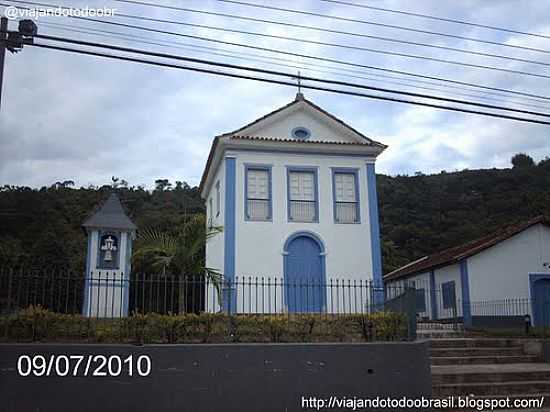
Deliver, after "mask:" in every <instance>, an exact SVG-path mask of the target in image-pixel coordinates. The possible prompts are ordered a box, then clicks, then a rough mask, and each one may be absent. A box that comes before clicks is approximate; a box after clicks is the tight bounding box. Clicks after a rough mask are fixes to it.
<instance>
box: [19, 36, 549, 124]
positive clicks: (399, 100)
mask: <svg viewBox="0 0 550 412" xmlns="http://www.w3.org/2000/svg"><path fill="white" fill-rule="evenodd" d="M29 46H32V47H39V48H44V49H51V50H58V51H66V52H72V53H79V54H84V55H89V56H97V57H106V58H112V59H117V60H124V61H130V62H135V63H142V64H150V65H154V66H161V67H168V68H174V69H182V70H190V71H196V72H200V73H207V74H213V75H219V76H226V77H233V78H239V79H246V80H256V81H261V82H266V83H272V84H279V85H285V86H292V87H296V84H295V83H293V82H290V81H284V80H276V79H268V78H262V77H255V76H249V75H243V74H236V73H229V72H223V71H217V70H211V69H204V68H198V67H191V66H181V65H176V64H172V63H165V62H159V61H152V60H146V59H139V58H135V57H128V56H119V55H113V54H107V53H100V52H95V51H90V50H81V49H74V48H69V47H62V46H54V45H49V44H41V43H32V44H29ZM302 88H304V89H311V90H318V91H325V92H332V93H338V94H344V95H349V96H357V97H365V98H371V99H377V100H386V101H391V102H396V103H407V104H413V105H418V106H425V107H431V108H435V109H443V110H450V111H455V112H461V113H469V114H478V115H484V116H490V117H496V118H501V119H508V120H516V121H521V122H526V123H536V124H544V125H550V122H548V121H544V120H537V119H530V118H524V117H516V116H509V115H505V114H501V113H492V112H482V111H477V110H470V109H464V108H460V107H453V106H443V105H437V104H432V103H426V102H418V101H412V100H405V99H398V98H394V97H388V96H379V95H372V94H366V93H360V92H354V91H349V90H340V89H332V88H327V87H320V86H313V85H302Z"/></svg>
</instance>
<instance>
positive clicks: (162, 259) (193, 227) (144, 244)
mask: <svg viewBox="0 0 550 412" xmlns="http://www.w3.org/2000/svg"><path fill="white" fill-rule="evenodd" d="M222 231H223V228H222V227H221V226H214V227H208V228H207V226H206V217H205V215H204V214H192V215H184V216H183V217H182V218H181V221H180V222H179V224H176V225H175V227H174V228H173V229H171V230H162V229H160V228H147V229H145V230H141V231H139V233H138V236H137V241H136V249H135V252H134V255H133V260H134V261H135V262H136V263H137V265H138V266H141V267H143V266H149V267H151V268H152V269H154V270H158V271H160V272H161V273H162V274H163V275H166V274H167V273H171V274H175V275H177V276H178V277H180V279H182V278H186V277H190V276H196V275H201V276H204V278H205V279H206V280H207V282H208V283H209V284H211V285H213V286H214V287H215V289H216V291H217V293H218V296H219V295H220V290H221V285H222V274H221V273H220V272H219V271H218V270H217V269H215V268H209V267H206V265H205V259H204V256H205V247H206V242H208V240H209V239H211V238H212V237H214V236H216V235H217V234H219V233H221V232H222ZM184 296H185V284H184V282H179V302H178V306H179V311H180V312H182V311H184V310H185V299H184Z"/></svg>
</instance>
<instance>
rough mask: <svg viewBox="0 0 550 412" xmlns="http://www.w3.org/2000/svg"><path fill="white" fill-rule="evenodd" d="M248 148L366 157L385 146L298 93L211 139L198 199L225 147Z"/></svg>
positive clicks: (205, 189)
mask: <svg viewBox="0 0 550 412" xmlns="http://www.w3.org/2000/svg"><path fill="white" fill-rule="evenodd" d="M296 129H306V131H307V133H308V136H307V137H306V138H300V137H298V136H297V135H295V133H294V131H295V130H296ZM249 145H250V146H253V147H255V148H256V149H257V148H258V147H263V148H265V149H266V150H281V148H285V146H286V148H287V149H288V148H291V149H292V150H298V151H300V152H303V153H313V152H315V151H325V152H327V153H328V152H330V153H331V154H340V155H342V156H346V155H349V154H354V155H356V154H362V155H365V156H370V157H376V156H378V155H379V154H380V153H382V152H383V151H384V149H386V147H387V146H386V145H384V144H382V143H380V142H377V141H375V140H373V139H371V138H369V137H367V136H365V135H364V134H362V133H360V132H359V131H357V130H356V129H354V128H353V127H351V126H350V125H348V124H347V123H345V122H344V121H342V120H340V119H339V118H337V117H336V116H334V115H332V114H330V113H329V112H327V111H325V110H324V109H322V108H321V107H319V106H317V105H316V104H315V103H313V102H311V101H310V100H307V99H306V98H305V97H304V96H303V95H302V94H301V93H298V94H297V95H296V98H295V99H294V100H293V101H292V102H290V103H288V104H286V105H284V106H282V107H280V108H278V109H276V110H273V111H272V112H270V113H268V114H266V115H264V116H262V117H260V118H258V119H256V120H254V121H252V122H250V123H248V124H246V125H244V126H243V127H240V128H238V129H236V130H233V131H231V132H229V133H224V134H221V135H218V136H216V137H215V138H214V141H213V142H212V146H211V148H210V153H209V155H208V159H207V161H206V166H205V168H204V172H203V174H202V177H201V181H200V184H199V190H200V192H201V195H202V196H204V195H205V191H208V188H209V187H210V183H211V182H210V180H211V179H210V177H209V176H210V170H211V168H214V169H216V167H217V165H218V164H219V161H220V156H221V153H223V151H224V150H226V149H228V148H231V149H237V150H239V149H240V148H243V147H246V146H249Z"/></svg>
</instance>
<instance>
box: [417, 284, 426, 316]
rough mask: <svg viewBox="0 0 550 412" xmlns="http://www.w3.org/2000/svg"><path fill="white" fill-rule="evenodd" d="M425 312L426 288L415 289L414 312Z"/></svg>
mask: <svg viewBox="0 0 550 412" xmlns="http://www.w3.org/2000/svg"><path fill="white" fill-rule="evenodd" d="M422 312H426V289H416V313H422Z"/></svg>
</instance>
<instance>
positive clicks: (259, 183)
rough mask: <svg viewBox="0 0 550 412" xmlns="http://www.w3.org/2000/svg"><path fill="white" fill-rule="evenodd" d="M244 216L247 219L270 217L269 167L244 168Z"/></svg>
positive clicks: (266, 218)
mask: <svg viewBox="0 0 550 412" xmlns="http://www.w3.org/2000/svg"><path fill="white" fill-rule="evenodd" d="M246 216H247V218H248V219H249V220H269V219H271V188H270V179H269V169H267V168H248V169H247V170H246Z"/></svg>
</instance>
